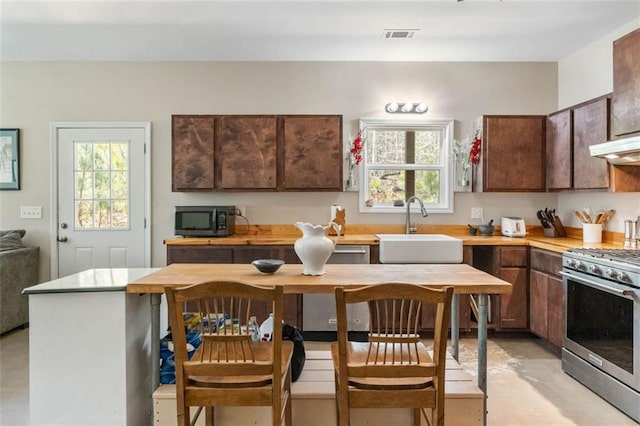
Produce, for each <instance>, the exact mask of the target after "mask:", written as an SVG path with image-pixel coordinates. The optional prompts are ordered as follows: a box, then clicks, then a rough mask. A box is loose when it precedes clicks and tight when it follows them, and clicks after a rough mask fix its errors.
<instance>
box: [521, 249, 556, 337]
mask: <svg viewBox="0 0 640 426" xmlns="http://www.w3.org/2000/svg"><path fill="white" fill-rule="evenodd" d="M561 269H562V254H560V253H555V252H551V251H548V250H542V249H536V248H532V249H531V272H530V275H529V280H530V296H531V297H530V301H529V324H530V326H529V327H530V329H531V332H532V333H534V334H536V335H538V336H539V337H541V338H543V339H545V340H547V341H548V342H549V343H551V344H552V345H554V346H556V347H557V348H560V347H562V339H563V337H564V327H563V319H562V279H561V278H560V275H559V272H560V270H561Z"/></svg>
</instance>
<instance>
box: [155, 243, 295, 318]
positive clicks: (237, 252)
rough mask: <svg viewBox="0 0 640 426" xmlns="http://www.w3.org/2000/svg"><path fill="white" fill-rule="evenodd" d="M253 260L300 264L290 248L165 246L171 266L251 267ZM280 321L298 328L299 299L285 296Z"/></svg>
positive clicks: (168, 262) (291, 295)
mask: <svg viewBox="0 0 640 426" xmlns="http://www.w3.org/2000/svg"><path fill="white" fill-rule="evenodd" d="M255 259H283V260H284V261H285V262H286V263H301V262H300V259H299V258H298V256H297V255H296V253H295V251H294V249H293V246H286V245H283V246H251V247H248V246H209V245H201V246H167V265H170V264H172V263H251V262H252V261H253V260H255ZM284 320H285V321H286V322H287V323H289V324H292V325H295V326H297V327H301V326H302V296H301V295H299V294H285V296H284Z"/></svg>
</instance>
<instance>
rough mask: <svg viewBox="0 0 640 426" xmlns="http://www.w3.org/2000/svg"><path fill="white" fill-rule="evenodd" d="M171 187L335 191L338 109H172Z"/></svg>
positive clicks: (337, 182)
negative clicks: (221, 112)
mask: <svg viewBox="0 0 640 426" xmlns="http://www.w3.org/2000/svg"><path fill="white" fill-rule="evenodd" d="M172 160H173V161H172V170H173V174H172V189H173V191H308V190H313V191H341V190H342V167H343V161H342V116H341V115H174V116H172Z"/></svg>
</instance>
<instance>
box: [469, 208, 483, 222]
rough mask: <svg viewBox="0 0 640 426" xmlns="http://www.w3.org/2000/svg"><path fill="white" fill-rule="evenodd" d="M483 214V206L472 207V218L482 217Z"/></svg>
mask: <svg viewBox="0 0 640 426" xmlns="http://www.w3.org/2000/svg"><path fill="white" fill-rule="evenodd" d="M483 216H484V212H483V209H482V207H471V219H482V217H483Z"/></svg>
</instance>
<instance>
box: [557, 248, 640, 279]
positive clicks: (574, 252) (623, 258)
mask: <svg viewBox="0 0 640 426" xmlns="http://www.w3.org/2000/svg"><path fill="white" fill-rule="evenodd" d="M562 267H563V269H565V270H571V271H576V272H579V273H582V274H587V275H591V276H594V277H599V278H602V279H604V280H607V281H612V282H615V283H618V284H622V285H626V286H632V287H637V288H640V250H631V249H589V248H585V249H571V250H567V251H566V252H564V254H563V256H562Z"/></svg>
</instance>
